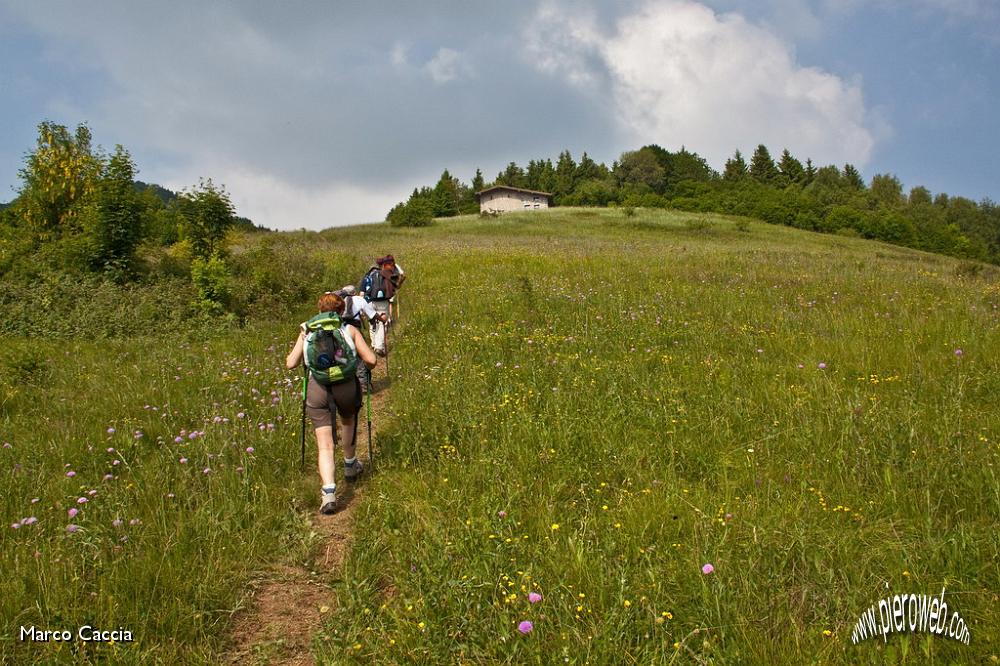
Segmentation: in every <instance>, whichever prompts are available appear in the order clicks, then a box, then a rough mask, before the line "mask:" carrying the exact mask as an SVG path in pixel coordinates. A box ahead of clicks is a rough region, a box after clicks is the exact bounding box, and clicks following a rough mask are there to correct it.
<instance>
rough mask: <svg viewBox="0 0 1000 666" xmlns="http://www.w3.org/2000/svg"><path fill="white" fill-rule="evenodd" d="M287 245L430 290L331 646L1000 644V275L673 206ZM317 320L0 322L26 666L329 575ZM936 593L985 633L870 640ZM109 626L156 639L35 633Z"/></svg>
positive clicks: (421, 654) (662, 651) (760, 659)
mask: <svg viewBox="0 0 1000 666" xmlns="http://www.w3.org/2000/svg"><path fill="white" fill-rule="evenodd" d="M267 238H269V240H267V241H266V242H267V243H268V244H269V245H270V250H269V252H270V253H271V254H270V255H269V256H271V257H273V260H274V261H275V262H276V263H280V265H281V266H283V267H284V269H285V270H295V267H296V266H300V265H301V266H302V269H301V271H302V272H303V274H302V275H299V276H298V279H300V281H301V284H304V285H308V286H310V287H312V286H314V287H315V290H316V291H317V292H318V291H322V290H323V289H327V288H335V287H338V286H340V285H341V284H342V283H345V282H350V281H356V280H357V277H358V276H359V275H360V273H361V272H362V271H363V269H364V268H365V266H366V261H367V260H368V259H369V258H370V257H372V256H375V255H377V254H384V253H385V252H387V251H391V252H393V253H394V254H395V255H396V257H397V259H398V260H399V262H400V263H401V264H402V265H403V266H404V267H405V268H406V271H407V273H408V275H410V276H411V277H410V279H409V281H408V282H407V284H406V288H405V291H404V293H403V294H402V296H401V308H402V318H401V323H400V327H399V329H398V330H397V331H396V332H395V335H394V337H393V338H392V340H393V343H394V347H393V350H394V351H393V355H392V366H391V367H392V382H391V388H390V394H389V404H388V413H387V414H385V415H384V416H383V417H382V418H381V419H380V421H381V422H380V423H378V424H377V429H378V441H379V445H380V451H381V457H380V463H379V465H380V468H379V471H378V474H377V475H375V476H374V477H372V478H371V479H369V480H368V481H367V482H366V483H367V485H366V488H365V492H364V494H363V496H362V497H361V498H360V500H359V506H358V511H357V513H356V514H355V515H356V523H355V538H354V541H353V544H352V550H351V552H350V553H349V555H348V557H347V560H346V564H345V568H344V571H343V576H342V579H341V580H340V581H339V582H338V583H337V585H336V589H335V593H336V595H337V597H338V605H337V606H336V607H335V608H334V609H333V610H332V611H331V612H330V613H329V614H328V615H326V616H325V617H326V618H327V620H326V624H325V627H324V631H323V632H322V633H321V634H320V635H318V636H317V637H316V639H315V641H314V653H315V656H316V658H317V660H318V661H319V662H320V663H331V664H332V663H336V664H340V663H387V664H395V663H417V664H427V663H475V664H487V663H510V664H522V663H532V664H535V663H537V664H549V663H553V664H554V663H569V664H587V663H589V664H607V663H623V664H631V663H643V664H650V663H663V664H668V663H677V664H688V663H691V664H699V663H700V664H707V663H713V664H780V663H789V664H839V663H844V664H848V663H914V664H924V663H939V664H950V663H984V662H985V663H991V660H992V661H995V660H996V659H997V655H1000V600H998V598H997V594H998V590H1000V536H998V534H997V525H998V523H1000V480H998V478H997V465H998V461H1000V408H998V398H997V396H998V395H1000V367H998V366H1000V328H998V322H1000V274H998V272H997V271H996V269H994V268H991V267H982V266H980V265H977V264H971V263H968V262H961V261H959V260H954V259H949V258H945V257H940V256H935V255H928V254H924V253H919V252H916V251H912V250H908V249H903V248H898V247H894V246H889V245H885V244H879V243H873V242H869V241H862V240H859V239H853V238H844V237H838V236H829V235H818V234H809V233H805V232H801V231H797V230H794V229H790V228H784V227H774V226H769V225H765V224H763V223H759V222H752V221H751V222H749V223H748V222H747V221H745V220H741V219H735V218H724V217H718V216H711V215H694V214H681V213H676V212H669V211H649V210H638V211H635V212H634V214H631V215H627V214H626V211H622V210H614V209H609V210H596V209H595V210H591V209H555V210H552V211H547V212H543V213H526V214H512V215H506V216H503V217H501V218H499V219H480V218H478V217H472V218H470V217H465V218H453V219H449V220H445V221H438V222H437V223H436V225H435V226H433V227H430V228H426V229H419V230H413V229H411V230H404V229H393V228H389V227H387V226H377V227H374V226H373V227H357V228H351V229H347V230H329V231H326V232H322V233H320V234H313V233H286V234H281V235H278V236H270V237H267ZM257 242H262V241H260V240H254V238H253V237H247V240H246V243H247V244H248V245H252V244H253V243H257ZM251 250H252V248H251ZM244 251H250V250H246V248H244ZM299 257H302V259H301V263H299V259H298V258H299ZM306 291H308V290H306ZM312 301H313V296H311V295H310V296H309V297H308V298H305V297H304V296H303V297H302V298H301V303H300V305H301V308H300V311H301V312H300V315H301V316H299V317H297V318H296V317H292V318H291V319H289V320H287V321H275V320H273V318H269V317H268V313H266V312H260V313H257V316H256V317H255V318H253V319H252V320H251V323H250V324H249V325H248V326H247V327H246V328H245V329H242V330H238V329H232V328H225V329H220V330H218V331H213V330H211V329H210V328H207V329H206V328H205V327H198V328H195V329H193V330H192V331H190V332H185V331H184V330H183V329H182V328H181V329H179V330H178V332H177V333H176V334H171V335H169V336H166V337H164V336H160V337H155V336H151V337H148V338H147V337H143V336H142V335H141V334H139V335H136V336H132V337H129V338H110V339H106V340H101V339H97V338H95V337H86V338H80V337H77V338H66V337H61V336H55V337H51V338H49V337H47V336H39V337H37V338H5V339H4V341H3V342H4V347H3V351H2V352H0V362H2V364H3V365H2V366H0V367H3V368H4V373H5V379H4V382H3V383H0V390H2V391H3V393H0V401H2V406H0V441H2V442H4V444H3V447H4V448H3V449H2V450H0V478H2V480H3V482H4V486H5V488H4V492H3V493H2V495H0V510H2V511H3V515H4V517H5V520H6V523H7V524H6V525H5V526H4V539H3V540H2V541H0V557H2V558H3V561H4V562H5V563H7V564H8V566H7V572H8V575H7V576H5V577H4V578H3V579H2V581H0V614H2V617H3V619H4V622H3V627H4V636H3V639H2V640H3V642H2V643H0V649H2V651H3V654H4V657H5V659H6V660H9V661H10V663H24V662H25V660H29V661H30V660H44V659H48V660H52V661H56V662H58V661H71V660H72V661H78V662H80V661H83V662H86V661H91V662H97V661H101V660H105V659H107V660H111V661H114V662H117V663H199V662H200V663H214V661H215V660H216V659H218V655H219V654H220V650H222V649H223V648H224V644H225V639H226V631H227V627H228V626H229V623H230V621H231V618H232V614H233V612H234V611H235V610H237V609H239V608H240V607H241V604H242V599H243V597H244V595H245V592H246V589H247V588H246V585H247V582H248V581H249V580H251V579H252V577H253V575H254V573H255V572H257V571H260V570H262V569H263V568H265V567H266V566H267V564H268V563H269V562H272V561H274V560H275V559H278V558H289V557H291V558H293V559H298V560H300V561H304V562H307V561H308V559H309V558H310V552H311V551H312V547H313V545H314V543H313V541H314V539H315V536H314V535H311V532H310V529H309V519H310V515H311V513H313V512H315V510H316V507H317V500H318V498H317V496H316V486H317V482H316V477H315V472H314V471H312V466H313V465H312V462H310V465H309V469H308V470H307V471H306V472H305V473H303V472H302V471H301V470H300V467H299V459H298V457H299V450H298V445H299V444H298V427H299V421H298V419H299V414H300V412H299V408H300V403H299V402H298V393H297V391H298V383H297V382H298V379H297V373H296V372H288V371H285V370H284V368H283V360H284V355H285V353H286V352H287V349H288V346H289V345H290V343H291V341H292V338H293V336H294V334H295V325H296V323H297V322H298V321H300V320H301V319H303V318H304V317H305V316H306V315H307V314H308V313H309V311H310V308H311V302H312ZM7 444H9V445H10V446H7ZM313 452H314V448H310V449H309V454H308V460H310V461H314V460H315V454H314V453H313ZM182 460H183V461H184V462H182ZM70 472H73V474H72V475H70ZM94 491H96V492H94ZM81 500H86V501H83V502H81ZM74 509H76V510H77V513H76V515H75V516H74V517H72V518H70V517H69V512H70V511H72V510H74ZM30 517H35V518H36V519H37V520H36V521H31V522H30V523H25V522H23V521H25V519H26V518H30ZM15 523H17V524H18V527H16V528H15V527H13V525H14V524H15ZM69 525H75V526H78V527H77V529H76V530H75V531H69V529H68V526H69ZM706 565H711V573H704V571H708V570H709V569H708V568H706ZM942 588H945V589H946V596H945V599H946V601H947V602H948V605H949V609H953V610H957V611H958V612H959V614H960V615H961V617H963V618H964V619H965V621H966V622H967V623H968V626H969V630H970V632H971V641H970V644H969V645H964V644H961V643H958V642H956V641H954V640H950V639H948V638H945V637H940V636H929V635H928V634H920V633H917V634H909V635H892V636H890V637H889V639H888V641H886V642H883V641H882V639H881V638H877V639H876V638H870V639H868V640H867V641H865V642H862V643H860V644H858V645H853V644H852V642H851V632H852V630H853V626H854V624H855V622H856V621H857V620H858V618H859V617H860V616H861V614H862V613H863V612H864V611H865V610H867V609H868V608H869V607H870V606H871V605H872V604H877V602H878V601H879V599H882V598H884V597H886V596H889V595H893V594H903V593H915V594H940V592H941V589H942ZM529 594H530V595H532V596H531V597H530V598H529ZM538 596H540V599H538ZM525 622H530V623H531V626H530V629H529V627H528V625H526V624H523V623H525ZM84 623H90V624H93V625H95V626H99V627H101V628H107V629H115V628H117V627H119V626H123V627H126V628H129V629H130V630H132V631H133V633H134V634H135V635H136V637H137V641H136V642H135V643H131V644H127V645H126V644H111V645H108V644H100V645H88V646H83V647H81V646H79V644H77V646H76V647H75V648H74V647H73V646H69V645H61V646H60V645H59V644H45V645H42V644H25V643H20V642H18V641H17V640H16V629H17V627H19V626H21V625H24V626H29V625H32V624H34V625H35V626H38V627H39V628H49V629H53V628H62V627H70V628H74V627H76V626H78V625H80V624H84ZM519 627H520V629H519Z"/></svg>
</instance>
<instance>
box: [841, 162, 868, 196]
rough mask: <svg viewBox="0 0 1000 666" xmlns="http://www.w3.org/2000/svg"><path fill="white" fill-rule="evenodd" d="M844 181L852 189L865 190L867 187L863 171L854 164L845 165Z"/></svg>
mask: <svg viewBox="0 0 1000 666" xmlns="http://www.w3.org/2000/svg"><path fill="white" fill-rule="evenodd" d="M843 176H844V183H845V184H846V185H847V186H848V187H849V188H851V189H854V190H863V189H865V180H864V178H862V177H861V173H860V172H859V171H858V170H857V169H856V168H855V167H854V165H853V164H845V165H844V171H843Z"/></svg>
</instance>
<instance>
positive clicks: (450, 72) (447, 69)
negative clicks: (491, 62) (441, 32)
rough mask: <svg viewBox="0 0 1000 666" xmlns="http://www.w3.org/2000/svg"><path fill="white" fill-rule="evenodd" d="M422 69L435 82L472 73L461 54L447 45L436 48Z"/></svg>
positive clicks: (445, 81)
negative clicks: (435, 51)
mask: <svg viewBox="0 0 1000 666" xmlns="http://www.w3.org/2000/svg"><path fill="white" fill-rule="evenodd" d="M424 69H425V70H426V71H427V73H428V74H430V77H431V79H432V80H433V81H434V83H437V84H442V83H448V82H449V81H453V80H455V79H457V78H459V77H462V76H470V75H471V74H472V67H470V66H469V63H468V62H466V61H465V60H464V59H463V57H462V54H461V53H459V52H458V51H456V50H454V49H449V48H447V47H442V48H440V49H438V52H437V53H436V54H435V55H434V57H433V58H431V59H430V60H429V61H428V62H427V64H426V65H424Z"/></svg>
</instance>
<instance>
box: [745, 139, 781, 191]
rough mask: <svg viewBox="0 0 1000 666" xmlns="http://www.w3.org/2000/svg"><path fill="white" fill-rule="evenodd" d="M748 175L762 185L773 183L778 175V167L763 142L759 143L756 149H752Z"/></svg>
mask: <svg viewBox="0 0 1000 666" xmlns="http://www.w3.org/2000/svg"><path fill="white" fill-rule="evenodd" d="M750 176H751V177H752V178H753V179H754V180H756V181H757V182H758V183H763V184H764V185H770V184H772V183H774V181H775V179H776V178H777V176H778V168H777V167H776V166H775V165H774V160H773V159H771V153H769V152H768V151H767V147H766V146H765V145H764V144H760V145H759V146H757V150H755V151H753V157H751V158H750Z"/></svg>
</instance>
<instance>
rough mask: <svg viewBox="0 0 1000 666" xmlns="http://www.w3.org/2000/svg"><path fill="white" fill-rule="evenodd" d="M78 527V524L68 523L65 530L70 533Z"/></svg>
mask: <svg viewBox="0 0 1000 666" xmlns="http://www.w3.org/2000/svg"><path fill="white" fill-rule="evenodd" d="M78 529H80V526H79V525H74V524H72V523H70V524H69V525H67V526H66V531H67V532H70V533H72V532H76V531H77V530H78Z"/></svg>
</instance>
